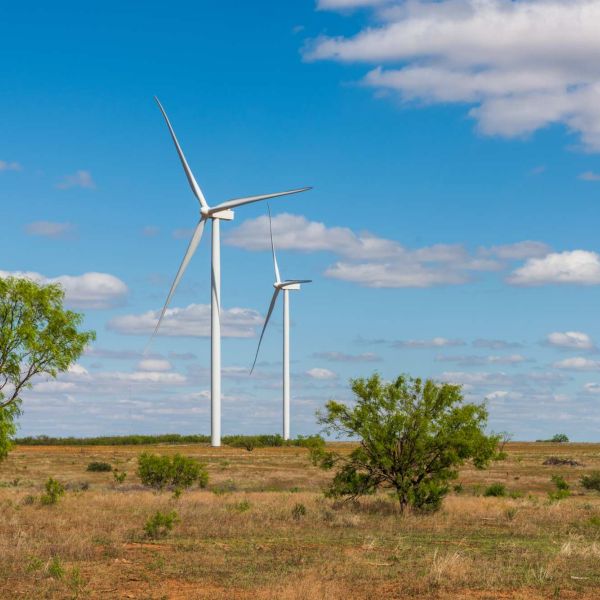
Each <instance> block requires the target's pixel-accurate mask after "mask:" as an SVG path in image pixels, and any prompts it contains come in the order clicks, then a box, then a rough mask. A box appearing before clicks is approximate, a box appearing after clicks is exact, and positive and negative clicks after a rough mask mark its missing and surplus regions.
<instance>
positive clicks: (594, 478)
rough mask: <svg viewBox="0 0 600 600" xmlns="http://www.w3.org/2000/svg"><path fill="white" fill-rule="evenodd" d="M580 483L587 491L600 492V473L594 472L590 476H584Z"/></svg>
mask: <svg viewBox="0 0 600 600" xmlns="http://www.w3.org/2000/svg"><path fill="white" fill-rule="evenodd" d="M579 481H580V482H581V485H582V486H583V487H584V488H585V489H586V490H596V491H597V492H600V471H592V472H591V473H590V474H589V475H584V476H583V477H582V478H581V479H580V480H579Z"/></svg>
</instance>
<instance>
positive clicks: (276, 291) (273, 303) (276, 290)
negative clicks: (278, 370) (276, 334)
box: [250, 288, 279, 375]
mask: <svg viewBox="0 0 600 600" xmlns="http://www.w3.org/2000/svg"><path fill="white" fill-rule="evenodd" d="M278 294H279V288H275V291H274V292H273V297H272V298H271V304H270V305H269V310H268V311H267V316H266V318H265V324H264V325H263V328H262V331H261V332H260V339H259V340H258V348H257V349H256V355H255V356H254V362H253V363H252V368H251V369H250V375H252V371H254V367H255V366H256V360H257V359H258V352H259V350H260V344H261V342H262V339H263V335H265V329H266V328H267V323H268V322H269V319H270V318H271V314H272V313H273V309H274V308H275V302H276V301H277V295H278Z"/></svg>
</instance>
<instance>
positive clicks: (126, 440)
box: [15, 433, 323, 450]
mask: <svg viewBox="0 0 600 600" xmlns="http://www.w3.org/2000/svg"><path fill="white" fill-rule="evenodd" d="M15 442H16V443H17V444H20V445H21V446H142V445H147V444H210V436H209V435H180V434H178V433H165V434H162V435H114V436H101V437H89V438H76V437H50V436H47V435H38V436H35V437H24V438H18V439H16V440H15ZM222 442H223V444H225V445H226V446H231V447H232V448H246V450H253V449H254V448H270V447H278V446H301V447H305V448H310V447H313V446H316V445H321V444H322V443H323V439H322V438H321V437H320V436H318V435H312V436H307V437H303V436H298V437H297V438H296V439H294V440H284V439H283V438H282V437H281V436H280V435H277V434H275V435H268V434H267V435H226V436H223V438H222Z"/></svg>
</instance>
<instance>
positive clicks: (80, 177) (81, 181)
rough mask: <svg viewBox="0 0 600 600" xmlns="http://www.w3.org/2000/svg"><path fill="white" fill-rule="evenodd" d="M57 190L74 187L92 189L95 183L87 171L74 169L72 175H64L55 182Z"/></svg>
mask: <svg viewBox="0 0 600 600" xmlns="http://www.w3.org/2000/svg"><path fill="white" fill-rule="evenodd" d="M56 187H57V188H58V189H59V190H68V189H71V188H74V187H80V188H86V189H94V188H95V187H96V184H95V183H94V180H93V179H92V175H91V173H90V172H89V171H76V172H75V173H73V174H72V175H65V176H64V177H63V178H62V179H61V180H60V181H59V182H58V183H57V184H56Z"/></svg>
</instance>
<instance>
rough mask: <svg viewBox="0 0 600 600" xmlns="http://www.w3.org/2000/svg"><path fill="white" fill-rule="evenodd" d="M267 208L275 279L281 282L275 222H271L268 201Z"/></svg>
mask: <svg viewBox="0 0 600 600" xmlns="http://www.w3.org/2000/svg"><path fill="white" fill-rule="evenodd" d="M267 209H268V210H269V232H270V233H271V252H272V253H273V267H274V268H275V281H276V282H277V283H279V282H280V281H281V277H280V276H279V265H278V264H277V255H276V254H275V244H274V243H273V224H272V222H271V207H270V206H269V203H268V202H267Z"/></svg>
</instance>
